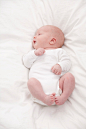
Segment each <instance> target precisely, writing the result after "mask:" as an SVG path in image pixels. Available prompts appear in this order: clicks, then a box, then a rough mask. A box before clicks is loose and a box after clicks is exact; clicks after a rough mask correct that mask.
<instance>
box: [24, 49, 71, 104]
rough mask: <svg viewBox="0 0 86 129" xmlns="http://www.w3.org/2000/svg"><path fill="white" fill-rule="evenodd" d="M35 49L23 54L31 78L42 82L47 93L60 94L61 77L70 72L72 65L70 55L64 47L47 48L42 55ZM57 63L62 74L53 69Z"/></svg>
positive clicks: (34, 99) (38, 101)
mask: <svg viewBox="0 0 86 129" xmlns="http://www.w3.org/2000/svg"><path fill="white" fill-rule="evenodd" d="M34 51H35V50H32V51H30V52H29V53H27V54H25V55H24V56H23V63H24V65H25V66H26V67H27V68H30V72H29V79H30V78H36V79H37V80H38V81H39V82H40V83H41V85H42V88H43V90H44V92H45V94H47V95H49V94H52V93H56V96H59V95H60V94H61V89H60V88H59V78H60V77H61V76H62V75H64V74H65V73H66V72H68V71H69V69H70V67H71V62H70V59H69V57H68V56H67V54H66V52H65V51H64V50H63V49H62V48H58V49H50V50H45V53H44V54H43V55H41V56H36V55H35V53H34ZM55 64H59V65H60V66H61V68H62V73H61V75H56V74H54V73H53V72H52V71H51V68H52V67H53V66H54V65H55ZM32 98H33V101H34V102H37V103H39V104H42V105H45V104H44V103H43V102H41V101H40V100H37V99H36V98H34V97H32Z"/></svg>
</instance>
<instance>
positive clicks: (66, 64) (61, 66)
mask: <svg viewBox="0 0 86 129" xmlns="http://www.w3.org/2000/svg"><path fill="white" fill-rule="evenodd" d="M70 67H71V61H70V59H69V57H68V56H67V54H66V52H65V51H64V50H62V49H61V50H60V51H59V62H58V63H57V64H56V65H54V66H53V67H52V69H51V70H52V72H53V73H55V74H57V75H60V74H61V73H62V75H63V74H65V73H66V72H68V71H69V69H70Z"/></svg>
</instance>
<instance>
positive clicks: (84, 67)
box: [0, 0, 86, 129]
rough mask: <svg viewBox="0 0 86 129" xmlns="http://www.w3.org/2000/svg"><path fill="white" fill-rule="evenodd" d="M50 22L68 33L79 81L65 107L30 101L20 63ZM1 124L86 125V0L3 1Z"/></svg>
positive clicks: (16, 127)
mask: <svg viewBox="0 0 86 129" xmlns="http://www.w3.org/2000/svg"><path fill="white" fill-rule="evenodd" d="M47 24H48V25H55V26H58V27H59V28H61V29H62V31H63V32H64V34H65V43H64V46H63V49H65V50H66V51H67V52H68V54H69V55H70V58H71V61H72V67H71V70H70V72H71V73H72V74H73V75H74V77H75V82H76V85H75V89H74V91H73V93H72V95H71V96H70V97H69V99H68V101H67V102H65V104H63V105H61V106H50V107H44V106H41V105H39V104H35V103H33V102H32V100H31V94H30V92H29V90H28V88H27V80H28V72H29V70H28V69H27V68H25V67H24V65H23V64H22V55H23V54H25V53H27V52H28V51H29V50H31V49H32V46H31V42H32V38H33V36H34V34H35V31H36V30H37V29H38V28H39V27H41V26H43V25H47ZM0 129H86V0H1V1H0Z"/></svg>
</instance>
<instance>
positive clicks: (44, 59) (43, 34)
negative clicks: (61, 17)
mask: <svg viewBox="0 0 86 129" xmlns="http://www.w3.org/2000/svg"><path fill="white" fill-rule="evenodd" d="M63 44H64V34H63V32H62V31H61V30H60V29H59V28H58V27H55V26H53V25H46V26H43V27H41V28H39V29H38V30H37V32H36V34H35V36H34V38H33V42H32V46H33V48H34V50H32V51H30V52H29V53H27V54H25V55H24V56H23V62H24V65H25V66H26V67H27V68H30V72H29V80H28V83H27V85H28V88H29V90H30V92H31V94H32V96H33V101H34V102H37V103H39V104H42V105H48V106H50V105H55V104H56V105H62V104H64V103H65V101H66V100H67V99H68V97H69V96H70V95H71V93H72V91H73V90H74V87H75V79H74V77H73V75H72V74H71V73H67V72H68V71H69V69H70V67H71V62H70V59H69V57H68V56H67V54H66V52H65V51H64V50H63V49H62V48H61V47H62V46H63Z"/></svg>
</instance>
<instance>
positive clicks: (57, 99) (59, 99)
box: [55, 96, 67, 105]
mask: <svg viewBox="0 0 86 129" xmlns="http://www.w3.org/2000/svg"><path fill="white" fill-rule="evenodd" d="M66 100H67V97H64V96H57V97H55V104H56V105H62V104H64V103H65V101H66Z"/></svg>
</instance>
